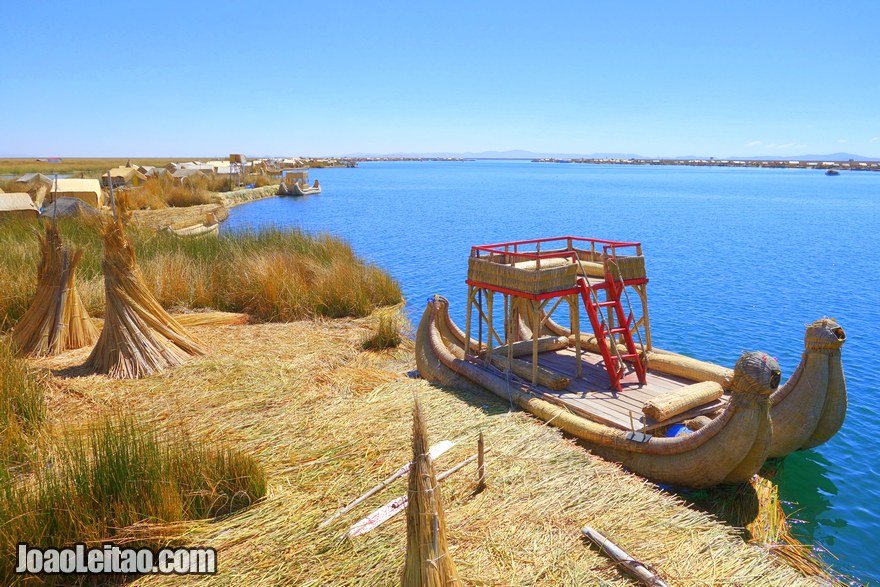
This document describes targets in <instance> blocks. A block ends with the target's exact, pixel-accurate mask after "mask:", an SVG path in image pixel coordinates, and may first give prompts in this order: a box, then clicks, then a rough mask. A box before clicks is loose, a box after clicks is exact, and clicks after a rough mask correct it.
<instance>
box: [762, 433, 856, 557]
mask: <svg viewBox="0 0 880 587" xmlns="http://www.w3.org/2000/svg"><path fill="white" fill-rule="evenodd" d="M775 464H776V470H775V474H774V475H773V476H772V477H771V479H773V482H774V483H776V485H777V486H778V487H779V499H780V501H781V502H782V507H783V510H784V511H785V514H786V516H787V517H788V520H789V522H791V525H792V534H794V535H795V536H796V537H797V538H798V539H799V540H801V541H804V542H815V541H816V537H817V531H819V530H820V527H821V528H824V529H826V530H827V529H828V528H835V529H836V530H840V529H843V528H845V527H846V526H847V525H848V523H847V521H846V520H844V519H842V518H838V517H833V516H832V517H829V516H828V514H829V513H830V512H832V511H833V509H834V508H833V507H832V504H831V501H832V499H833V496H836V495H837V494H838V488H837V486H836V485H835V484H834V481H833V480H832V479H831V474H830V469H831V468H832V467H833V464H832V463H831V462H830V461H828V459H826V458H825V457H823V456H822V455H821V454H819V453H818V452H816V451H812V450H810V451H803V452H796V453H793V454H790V455H788V457H786V458H785V459H784V460H782V461H778V462H776V463H775ZM821 540H822V542H823V543H825V546H828V547H831V546H834V536H833V534H831V533H823V536H822V538H821Z"/></svg>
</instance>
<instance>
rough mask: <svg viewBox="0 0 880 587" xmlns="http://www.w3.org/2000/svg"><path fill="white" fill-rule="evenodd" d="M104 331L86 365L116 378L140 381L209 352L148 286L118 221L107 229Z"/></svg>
mask: <svg viewBox="0 0 880 587" xmlns="http://www.w3.org/2000/svg"><path fill="white" fill-rule="evenodd" d="M101 266H102V269H103V270H104V292H105V294H106V298H107V301H106V309H105V313H104V329H103V330H102V331H101V337H100V338H99V339H98V342H97V344H96V345H95V348H94V349H92V354H91V355H89V358H88V359H87V360H86V363H85V367H86V368H87V369H88V370H90V371H92V372H94V373H106V374H107V375H109V376H110V377H115V378H118V379H136V378H139V377H144V376H147V375H151V374H153V373H156V372H158V371H161V370H163V369H165V368H167V367H175V366H177V365H180V364H182V363H183V362H184V361H186V360H187V359H188V358H190V357H192V356H196V355H203V354H205V352H206V350H205V348H204V347H203V346H202V345H201V344H200V343H199V342H197V341H196V340H195V339H194V338H193V337H192V336H191V335H190V334H189V333H188V332H187V331H186V330H185V329H184V328H183V327H182V326H181V325H180V324H179V323H178V322H177V321H176V320H175V319H174V318H172V317H171V315H170V314H168V312H166V311H165V310H164V308H162V306H161V305H160V304H159V302H158V301H157V300H156V298H155V297H154V296H153V294H152V292H151V291H150V290H149V288H148V287H147V284H146V282H145V281H144V277H143V275H142V274H141V271H140V269H139V268H138V265H137V260H136V258H135V253H134V248H133V247H132V246H131V243H130V242H129V241H128V239H127V238H126V235H125V228H124V227H123V225H122V222H121V221H120V220H119V219H118V218H117V219H114V220H112V221H108V222H107V223H106V224H105V226H104V259H103V261H102V263H101Z"/></svg>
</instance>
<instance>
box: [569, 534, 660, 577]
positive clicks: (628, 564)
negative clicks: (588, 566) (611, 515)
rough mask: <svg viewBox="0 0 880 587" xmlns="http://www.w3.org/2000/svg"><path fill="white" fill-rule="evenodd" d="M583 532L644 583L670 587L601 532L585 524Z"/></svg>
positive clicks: (624, 569) (628, 572)
mask: <svg viewBox="0 0 880 587" xmlns="http://www.w3.org/2000/svg"><path fill="white" fill-rule="evenodd" d="M581 534H583V535H584V536H585V537H586V538H587V539H588V540H589V541H590V542H592V543H593V544H595V545H596V546H598V547H599V551H600V552H602V553H603V554H605V555H607V556H608V557H609V558H611V560H613V561H614V562H616V563H617V564H618V565H620V567H621V569H622V570H623V571H624V572H626V573H627V574H628V575H630V576H631V577H633V578H635V579H636V580H638V581H639V582H640V583H642V584H643V585H648V586H649V587H669V586H668V585H667V584H666V583H665V582H664V581H663V579H661V578H660V577H659V576H658V575H657V574H656V573H654V572H653V571H652V570H650V569H649V568H648V567H647V566H646V565H645V564H643V563H641V562H639V561H637V560H635V559H633V557H631V556H630V555H629V554H627V553H626V552H625V551H624V550H623V549H622V548H620V547H619V546H617V545H616V544H614V543H613V542H611V541H610V540H608V539H607V538H605V537H604V536H602V534H600V533H599V532H597V531H596V530H594V529H593V528H590V527H589V526H584V527H583V528H581Z"/></svg>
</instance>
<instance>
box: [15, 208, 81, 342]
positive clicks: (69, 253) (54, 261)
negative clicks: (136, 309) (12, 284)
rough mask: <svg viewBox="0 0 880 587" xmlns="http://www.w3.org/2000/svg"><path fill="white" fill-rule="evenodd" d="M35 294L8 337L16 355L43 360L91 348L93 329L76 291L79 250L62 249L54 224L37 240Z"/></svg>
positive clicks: (50, 224)
mask: <svg viewBox="0 0 880 587" xmlns="http://www.w3.org/2000/svg"><path fill="white" fill-rule="evenodd" d="M40 253H41V257H40V267H39V269H38V270H37V291H36V293H35V294H34V299H33V300H32V301H31V305H30V307H29V308H28V309H27V311H26V312H25V313H24V315H23V316H22V317H21V319H20V320H19V322H18V324H17V325H16V326H15V329H14V331H13V333H12V341H13V344H14V345H15V348H16V351H17V353H18V354H19V355H23V356H31V357H43V356H49V355H57V354H60V353H63V352H64V351H67V350H71V349H78V348H81V347H84V346H87V345H90V344H93V343H94V342H95V340H97V339H98V329H97V328H96V327H95V325H94V323H93V322H92V319H91V318H90V317H89V313H88V311H87V310H86V308H85V305H84V304H83V302H82V298H80V295H79V292H78V291H77V289H76V266H77V265H78V264H79V262H80V260H81V259H82V255H83V251H82V249H74V248H71V247H67V246H64V244H63V243H62V242H61V234H60V233H59V232H58V227H57V226H56V225H55V223H54V222H51V223H49V224H47V225H46V234H45V236H42V237H40Z"/></svg>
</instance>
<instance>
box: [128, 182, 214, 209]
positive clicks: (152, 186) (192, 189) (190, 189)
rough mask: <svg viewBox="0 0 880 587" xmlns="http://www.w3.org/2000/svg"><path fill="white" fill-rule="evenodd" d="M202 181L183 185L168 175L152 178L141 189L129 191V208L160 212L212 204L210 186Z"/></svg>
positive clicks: (212, 198)
mask: <svg viewBox="0 0 880 587" xmlns="http://www.w3.org/2000/svg"><path fill="white" fill-rule="evenodd" d="M202 179H203V178H197V179H193V180H188V181H186V182H184V183H181V182H179V181H178V180H176V179H174V178H173V177H171V176H170V175H168V174H165V175H158V176H153V177H150V178H148V179H147V181H145V182H144V183H143V184H142V185H141V186H140V187H137V188H134V189H131V190H128V191H127V193H126V200H127V206H128V208H129V209H131V210H146V209H152V210H158V209H160V208H167V207H169V206H171V207H174V208H182V207H186V206H198V205H200V204H210V203H212V202H213V201H214V197H213V196H212V194H210V193H208V184H207V183H206V182H204V181H201V180H202ZM204 179H207V178H204ZM212 191H213V190H212Z"/></svg>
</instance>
